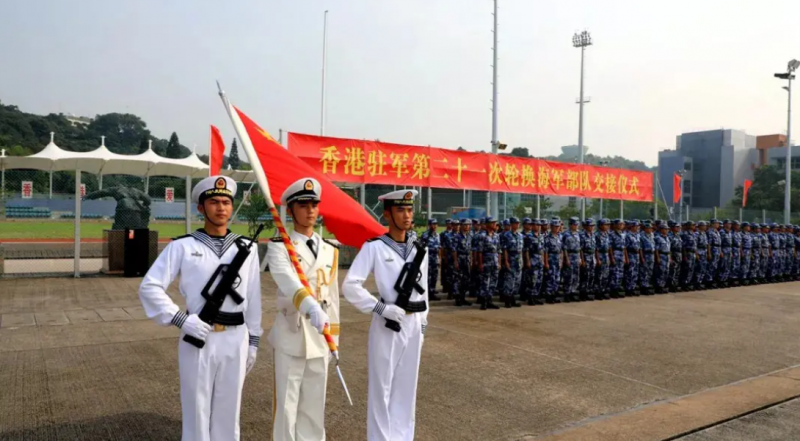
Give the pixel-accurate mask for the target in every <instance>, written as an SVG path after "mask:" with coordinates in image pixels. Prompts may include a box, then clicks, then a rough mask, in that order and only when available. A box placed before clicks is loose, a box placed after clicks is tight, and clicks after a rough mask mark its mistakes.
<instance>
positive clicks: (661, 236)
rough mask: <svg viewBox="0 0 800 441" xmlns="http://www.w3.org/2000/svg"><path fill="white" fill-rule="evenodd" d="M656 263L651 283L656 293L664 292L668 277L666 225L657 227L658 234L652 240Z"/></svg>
mask: <svg viewBox="0 0 800 441" xmlns="http://www.w3.org/2000/svg"><path fill="white" fill-rule="evenodd" d="M653 242H654V245H655V252H656V257H657V260H658V261H657V262H656V265H655V271H654V276H653V282H654V284H655V286H656V288H657V289H658V292H662V293H663V292H665V290H666V289H667V278H668V277H669V267H670V261H669V260H670V259H669V257H670V239H669V236H667V224H666V223H664V224H661V225H660V226H659V231H658V234H656V235H655V237H654V238H653Z"/></svg>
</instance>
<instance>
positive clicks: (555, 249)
mask: <svg viewBox="0 0 800 441" xmlns="http://www.w3.org/2000/svg"><path fill="white" fill-rule="evenodd" d="M560 229H561V219H559V218H557V217H554V218H552V219H551V220H550V232H549V233H547V234H546V235H545V237H544V269H545V278H546V282H545V294H546V295H547V302H548V303H556V302H560V301H561V298H560V296H559V295H558V289H559V285H560V283H559V282H560V281H561V263H562V262H563V256H562V255H561V253H562V252H563V247H562V245H561V235H560V234H559V230H560Z"/></svg>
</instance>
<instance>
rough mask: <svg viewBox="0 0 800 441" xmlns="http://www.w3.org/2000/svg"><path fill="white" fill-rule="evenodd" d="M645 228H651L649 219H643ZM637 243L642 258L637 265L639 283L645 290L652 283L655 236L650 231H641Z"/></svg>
mask: <svg viewBox="0 0 800 441" xmlns="http://www.w3.org/2000/svg"><path fill="white" fill-rule="evenodd" d="M644 226H645V228H652V224H651V223H650V221H645V223H644ZM639 244H640V246H641V249H642V257H643V258H644V259H643V260H644V261H643V262H642V263H641V266H640V267H639V285H640V286H641V287H642V288H643V289H644V290H645V291H646V290H649V289H650V288H651V287H652V286H653V285H652V282H653V272H654V271H655V266H656V255H655V254H656V238H655V235H654V234H653V233H652V232H650V233H648V232H646V231H645V232H642V234H640V235H639Z"/></svg>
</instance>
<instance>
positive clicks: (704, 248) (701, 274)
mask: <svg viewBox="0 0 800 441" xmlns="http://www.w3.org/2000/svg"><path fill="white" fill-rule="evenodd" d="M707 231H708V223H707V222H706V221H700V222H698V223H697V231H696V232H695V238H696V240H697V259H696V260H695V267H694V281H693V283H694V288H695V289H704V288H705V279H706V269H707V268H708V259H709V253H710V251H711V250H710V249H709V245H708V235H707V234H706V232H707Z"/></svg>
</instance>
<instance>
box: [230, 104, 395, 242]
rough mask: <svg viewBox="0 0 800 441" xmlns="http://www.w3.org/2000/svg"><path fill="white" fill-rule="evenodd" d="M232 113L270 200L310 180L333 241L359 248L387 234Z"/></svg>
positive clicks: (350, 201) (321, 178) (329, 185)
mask: <svg viewBox="0 0 800 441" xmlns="http://www.w3.org/2000/svg"><path fill="white" fill-rule="evenodd" d="M234 110H235V111H236V113H237V114H238V115H239V118H240V119H241V120H242V124H243V125H244V128H245V130H246V131H247V136H249V137H250V141H252V143H253V149H254V150H255V151H256V155H257V156H258V160H259V162H260V163H261V167H262V168H263V169H264V173H265V174H266V175H267V181H268V182H269V190H270V192H271V193H272V195H271V196H272V200H273V201H280V199H281V194H283V192H284V190H286V188H287V187H288V186H289V185H291V184H293V183H294V182H295V181H297V180H298V179H300V178H305V177H312V178H314V179H316V180H317V181H319V183H320V185H322V203H320V204H319V214H320V215H321V216H322V217H323V219H324V221H325V228H327V229H328V231H330V232H331V233H333V234H334V235H335V236H336V240H338V241H339V242H341V243H343V244H345V245H348V246H351V247H356V248H361V245H363V244H364V242H366V241H367V240H368V239H371V238H373V237H377V236H380V235H382V234H384V233H386V227H384V226H382V225H381V224H379V223H378V221H376V220H375V218H374V217H372V216H371V215H370V214H369V213H367V211H366V210H365V209H364V208H362V207H361V205H360V204H359V203H358V202H356V200H355V199H353V198H352V197H350V196H349V195H348V194H347V193H345V192H344V191H342V189H340V188H339V187H337V186H336V185H334V184H333V183H332V182H331V181H329V180H328V179H327V178H326V177H325V176H324V175H323V174H322V173H319V172H317V171H316V170H314V169H313V168H311V166H310V165H308V164H306V163H305V162H303V160H302V159H300V158H298V157H297V156H295V155H293V154H292V153H289V150H287V149H285V148H283V146H281V145H280V144H278V143H277V142H276V141H275V139H274V138H272V136H270V135H269V133H267V132H266V131H265V130H264V129H262V128H261V127H259V126H258V124H256V123H255V122H253V120H251V119H250V118H249V117H248V116H247V115H245V114H244V113H242V111H241V110H239V109H237V108H236V107H234Z"/></svg>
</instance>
